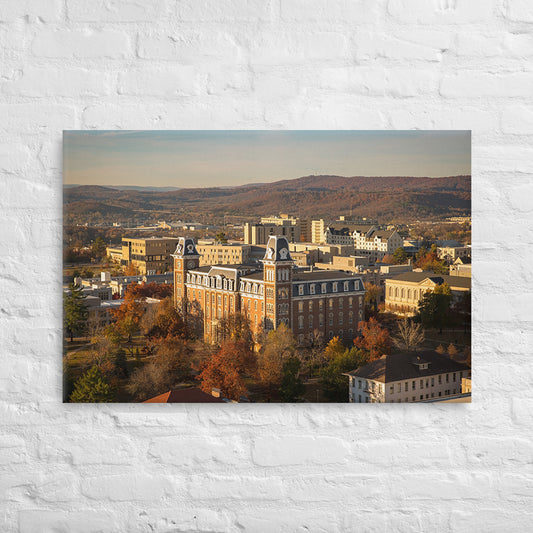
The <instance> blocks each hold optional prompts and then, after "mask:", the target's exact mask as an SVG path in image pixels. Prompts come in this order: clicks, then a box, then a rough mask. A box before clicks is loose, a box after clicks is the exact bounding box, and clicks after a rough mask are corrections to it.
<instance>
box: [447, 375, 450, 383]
mask: <svg viewBox="0 0 533 533" xmlns="http://www.w3.org/2000/svg"><path fill="white" fill-rule="evenodd" d="M449 382H450V374H446V383H449Z"/></svg>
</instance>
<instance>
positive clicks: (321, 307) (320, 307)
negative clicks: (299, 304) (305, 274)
mask: <svg viewBox="0 0 533 533" xmlns="http://www.w3.org/2000/svg"><path fill="white" fill-rule="evenodd" d="M318 308H319V309H320V310H321V311H322V309H324V300H320V301H319V302H318Z"/></svg>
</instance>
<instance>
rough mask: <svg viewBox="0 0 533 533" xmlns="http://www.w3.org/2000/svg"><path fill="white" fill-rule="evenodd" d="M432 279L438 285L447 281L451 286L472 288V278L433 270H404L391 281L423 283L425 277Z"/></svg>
mask: <svg viewBox="0 0 533 533" xmlns="http://www.w3.org/2000/svg"><path fill="white" fill-rule="evenodd" d="M428 278H429V279H430V280H431V281H433V282H434V283H436V284H437V285H442V283H447V284H448V285H449V286H450V287H460V288H463V289H470V287H471V285H472V280H471V279H470V278H465V277H462V276H447V275H444V274H433V272H404V273H403V274H398V275H397V276H395V277H394V278H391V281H407V282H410V283H421V282H422V281H424V280H425V279H428Z"/></svg>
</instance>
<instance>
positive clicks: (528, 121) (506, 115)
mask: <svg viewBox="0 0 533 533" xmlns="http://www.w3.org/2000/svg"><path fill="white" fill-rule="evenodd" d="M502 131H503V133H508V134H517V135H533V110H532V109H531V106H528V105H514V106H509V107H506V108H505V109H504V110H503V111H502Z"/></svg>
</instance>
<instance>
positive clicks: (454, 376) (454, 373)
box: [453, 372, 455, 381]
mask: <svg viewBox="0 0 533 533" xmlns="http://www.w3.org/2000/svg"><path fill="white" fill-rule="evenodd" d="M453 380H454V381H455V372H454V373H453Z"/></svg>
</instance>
